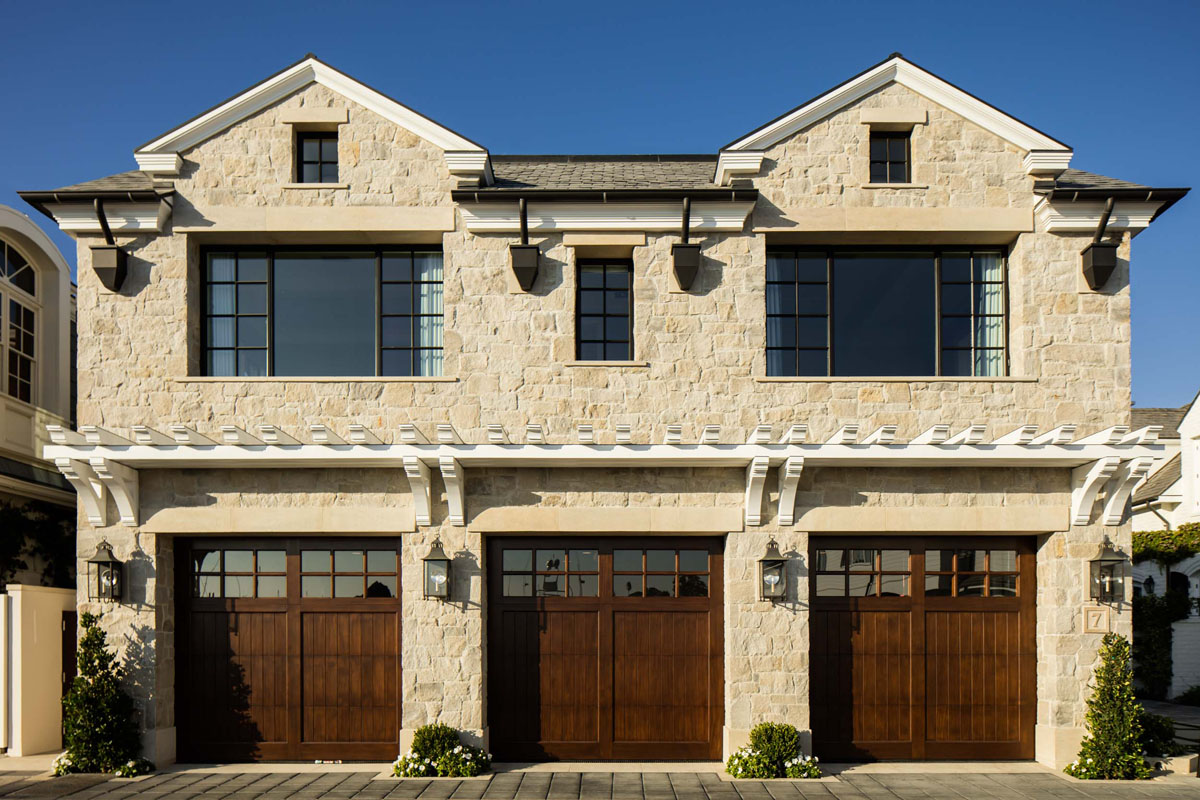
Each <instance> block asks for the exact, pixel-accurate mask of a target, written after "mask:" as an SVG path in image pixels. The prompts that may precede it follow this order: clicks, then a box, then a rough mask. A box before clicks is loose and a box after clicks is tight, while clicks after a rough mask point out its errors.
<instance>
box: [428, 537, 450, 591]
mask: <svg viewBox="0 0 1200 800" xmlns="http://www.w3.org/2000/svg"><path fill="white" fill-rule="evenodd" d="M424 561H425V598H426V599H430V598H432V599H434V600H445V599H447V598H448V597H450V557H449V556H447V555H446V551H445V550H443V549H442V540H441V539H440V538H439V539H434V540H433V547H431V548H429V555H427V556H425V559H424Z"/></svg>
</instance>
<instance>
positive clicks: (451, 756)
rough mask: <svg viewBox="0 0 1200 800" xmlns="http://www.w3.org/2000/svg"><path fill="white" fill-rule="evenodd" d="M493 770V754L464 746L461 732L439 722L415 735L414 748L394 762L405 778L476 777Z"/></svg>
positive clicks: (394, 767) (394, 769)
mask: <svg viewBox="0 0 1200 800" xmlns="http://www.w3.org/2000/svg"><path fill="white" fill-rule="evenodd" d="M491 767H492V754H491V753H485V752H484V751H483V750H481V749H480V748H478V747H472V746H471V745H469V744H463V743H462V737H461V736H460V735H459V732H458V731H457V730H455V729H454V728H451V727H450V726H449V725H446V724H444V723H441V722H435V723H434V724H432V725H422V726H421V727H420V728H417V731H416V733H414V734H413V743H412V749H411V750H409V751H408V752H407V753H404V754H403V755H401V756H399V757H398V758H397V759H396V760H395V761H394V762H392V774H393V775H397V776H399V777H401V778H434V777H438V778H473V777H475V776H476V775H480V774H482V773H484V772H487V771H488V770H489V769H491Z"/></svg>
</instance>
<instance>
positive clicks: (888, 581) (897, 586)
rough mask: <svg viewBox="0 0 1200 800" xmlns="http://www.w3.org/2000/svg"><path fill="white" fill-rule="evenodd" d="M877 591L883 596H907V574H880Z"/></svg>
mask: <svg viewBox="0 0 1200 800" xmlns="http://www.w3.org/2000/svg"><path fill="white" fill-rule="evenodd" d="M879 593H880V594H881V595H883V596H884V597H907V596H908V576H907V575H882V576H880V578H879Z"/></svg>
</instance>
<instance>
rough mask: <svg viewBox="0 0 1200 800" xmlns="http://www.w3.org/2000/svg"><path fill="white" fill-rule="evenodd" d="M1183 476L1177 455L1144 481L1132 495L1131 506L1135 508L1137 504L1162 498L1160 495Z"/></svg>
mask: <svg viewBox="0 0 1200 800" xmlns="http://www.w3.org/2000/svg"><path fill="white" fill-rule="evenodd" d="M1182 475H1183V462H1182V460H1181V459H1180V456H1179V454H1178V453H1176V454H1175V457H1174V458H1172V459H1171V460H1170V461H1168V462H1167V463H1165V464H1163V465H1162V466H1161V467H1159V468H1158V472H1155V473H1154V474H1153V475H1151V476H1150V477H1149V478H1147V479H1146V481H1145V482H1144V483H1143V484H1142V485H1141V486H1139V487H1138V488H1137V491H1135V492H1134V493H1133V504H1134V505H1135V506H1136V505H1137V504H1139V503H1146V502H1149V501H1151V500H1157V499H1158V498H1159V497H1161V496H1162V493H1163V492H1165V491H1167V490H1168V489H1170V488H1171V487H1172V486H1174V485H1175V482H1176V481H1178V480H1179V478H1180V476H1182Z"/></svg>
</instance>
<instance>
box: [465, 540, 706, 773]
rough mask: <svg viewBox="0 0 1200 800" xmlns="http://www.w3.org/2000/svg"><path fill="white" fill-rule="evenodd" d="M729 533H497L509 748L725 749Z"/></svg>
mask: <svg viewBox="0 0 1200 800" xmlns="http://www.w3.org/2000/svg"><path fill="white" fill-rule="evenodd" d="M722 550H723V547H722V541H721V540H720V539H707V538H705V539H699V538H687V539H682V538H680V539H646V538H632V537H630V538H611V539H598V538H590V537H582V536H581V537H578V538H576V539H570V540H559V539H516V538H513V539H508V538H497V539H492V540H490V541H489V543H488V586H489V592H488V653H489V655H488V725H489V726H490V728H491V747H492V750H493V752H494V753H495V755H496V757H497V758H500V759H503V760H518V761H527V760H557V759H636V760H646V759H713V758H720V756H721V728H722V725H723V715H722V703H723V701H722V696H723V695H722V692H723V685H722V594H721V586H722V572H721V569H722V558H721V554H722Z"/></svg>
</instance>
